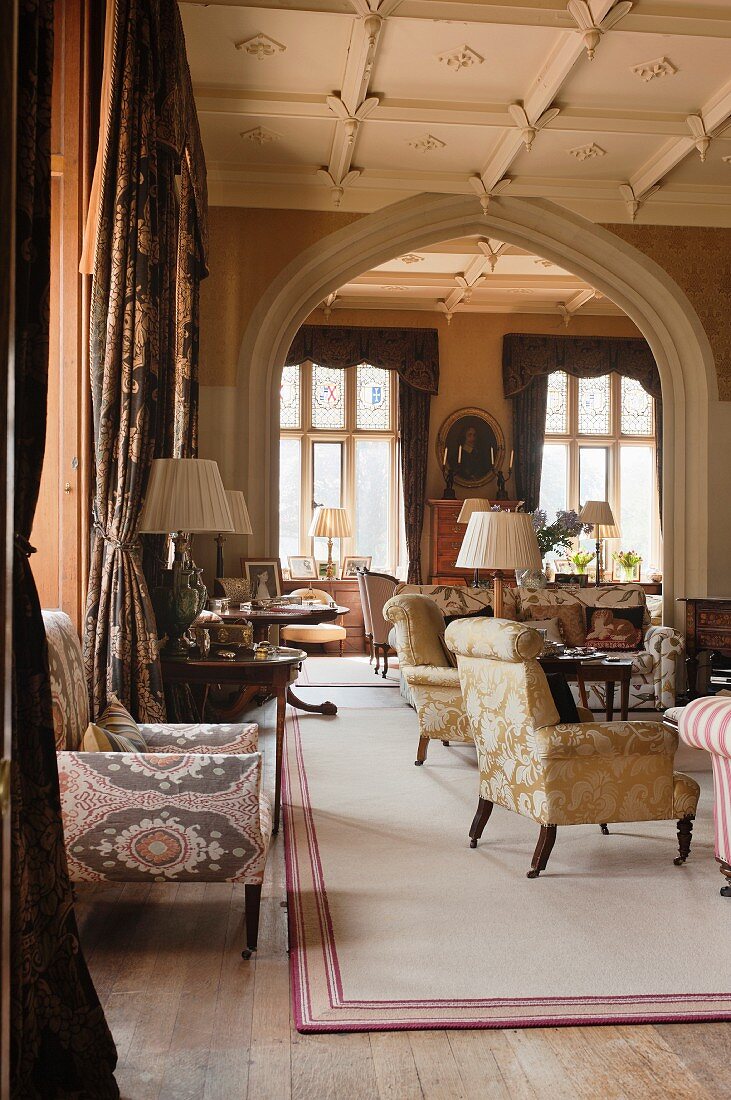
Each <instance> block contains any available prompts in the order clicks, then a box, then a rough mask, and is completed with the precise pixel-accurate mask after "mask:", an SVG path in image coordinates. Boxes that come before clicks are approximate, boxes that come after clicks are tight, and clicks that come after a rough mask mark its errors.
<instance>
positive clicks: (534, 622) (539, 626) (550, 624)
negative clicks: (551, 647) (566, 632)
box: [530, 616, 564, 645]
mask: <svg viewBox="0 0 731 1100" xmlns="http://www.w3.org/2000/svg"><path fill="white" fill-rule="evenodd" d="M530 625H531V626H532V627H533V629H534V630H543V631H545V635H546V641H547V642H554V643H555V644H556V645H560V644H561V643H562V642H563V640H564V636H563V634H562V633H561V623H560V621H559V620H558V619H557V618H556V617H555V616H554V617H553V618H552V619H531V624H530Z"/></svg>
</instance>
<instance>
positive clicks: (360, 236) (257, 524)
mask: <svg viewBox="0 0 731 1100" xmlns="http://www.w3.org/2000/svg"><path fill="white" fill-rule="evenodd" d="M468 234H482V235H489V236H491V237H496V238H498V239H499V240H501V241H506V242H508V243H510V244H515V245H517V246H519V247H522V248H525V249H527V250H529V251H532V252H536V253H538V254H539V255H541V256H545V257H546V259H549V260H552V261H553V262H554V263H556V264H558V265H559V266H561V267H563V268H565V269H566V270H568V271H571V272H573V273H574V274H576V275H578V276H580V277H581V278H583V279H585V280H586V281H587V282H588V283H590V284H591V285H592V286H594V287H596V289H597V290H599V291H601V292H602V293H603V294H605V295H606V296H607V297H608V298H610V299H611V300H612V301H613V302H615V303H616V304H617V305H618V306H619V307H620V308H621V309H622V310H624V312H625V313H626V314H627V315H628V316H629V317H630V318H631V319H632V320H633V321H634V323H635V324H636V325H637V327H638V329H639V330H640V332H642V334H643V335H644V337H645V339H646V340H647V341H648V343H649V345H650V347H651V348H652V352H653V355H654V356H655V359H656V361H657V364H658V368H659V371H660V377H661V381H662V390H663V413H664V471H663V476H664V506H663V533H664V550H665V553H664V558H665V568H664V586H663V590H664V604H665V608H664V610H665V615H664V621H665V622H666V623H669V624H670V623H676V624H680V625H682V622H683V615H682V605H680V608H678V606H677V605H676V602H675V597H676V595H677V596H682V595H686V594H687V595H704V594H706V593H707V591H708V583H709V545H710V536H711V532H710V530H709V528H710V526H711V524H712V523H713V517H712V516H710V515H709V499H710V480H711V472H710V466H709V461H710V442H709V436H710V434H711V430H712V426H713V423H714V419H716V418H715V417H714V408H715V409H718V407H719V402H718V385H717V377H716V370H715V365H714V359H713V353H712V351H711V347H710V344H709V342H708V338H707V336H706V334H705V332H704V330H703V327H702V325H701V322H700V320H699V318H698V315H697V314H696V312H695V310H694V309H693V307H692V305H691V304H690V302H689V301H688V299H687V297H686V296H685V294H684V293H683V291H682V290H681V289H680V287H679V286H678V285H677V284H676V283H675V282H674V281H673V280H672V279H671V278H670V277H669V275H668V274H667V273H666V272H665V271H664V270H663V269H662V268H661V267H659V266H658V265H657V264H656V263H655V262H654V261H653V260H651V259H649V258H648V257H647V256H646V255H644V253H642V252H640V251H638V250H637V249H636V248H634V247H632V246H631V245H629V244H627V243H625V242H624V241H622V240H621V239H620V238H618V237H617V236H615V235H614V234H613V233H611V232H609V231H607V230H605V229H603V228H601V227H600V226H597V225H595V224H594V223H592V222H590V221H587V220H586V219H585V218H583V217H581V216H580V215H578V214H575V213H573V212H572V211H569V210H566V209H565V208H563V207H560V206H558V205H556V204H555V203H552V202H549V201H547V200H544V199H521V198H510V197H507V196H504V197H500V198H495V199H493V200H492V201H491V202H490V205H489V208H488V210H487V212H486V214H483V213H482V211H481V209H480V207H479V205H478V203H477V202H476V200H475V198H474V197H472V196H460V195H437V194H423V195H418V196H415V197H413V198H408V199H404V200H403V201H402V202H398V203H395V204H393V205H391V206H387V207H385V208H384V209H381V210H379V211H377V212H375V213H373V214H369V215H367V216H365V217H363V218H361V219H359V220H358V221H356V222H353V223H351V224H350V225H348V226H345V227H344V228H342V229H339V230H336V231H335V232H334V233H331V234H329V235H328V236H326V237H324V238H323V239H322V240H320V241H318V242H317V243H316V244H314V245H311V246H310V247H309V248H307V249H305V250H304V251H303V252H302V253H300V255H299V256H297V257H296V258H295V259H294V260H293V261H292V262H291V263H289V264H288V265H287V267H285V268H284V269H283V270H282V271H281V272H280V273H279V275H278V276H277V277H276V278H275V279H274V280H273V281H272V283H271V284H270V285H269V287H268V288H267V289H266V291H265V292H264V294H263V295H262V297H261V299H260V300H259V302H258V303H257V306H256V308H255V309H254V311H253V313H252V316H251V318H250V321H249V324H248V325H247V328H246V332H245V333H244V338H243V341H242V346H241V351H240V356H239V366H238V382H237V389H238V399H239V400H238V402H237V404H238V408H239V409H245V410H247V416H248V425H244V424H242V425H241V428H242V430H241V432H240V435H239V441H240V442H239V448H240V450H239V453H238V454H236V456H235V463H236V467H237V468H238V469H239V470H241V471H242V472H243V471H247V481H248V494H247V501H248V504H249V510H250V512H251V516H252V523H253V527H254V531H255V532H256V534H255V536H254V541H255V543H256V549H257V551H259V552H264V551H268V552H269V553H271V550H272V547H275V546H276V544H277V538H278V525H279V516H278V509H277V500H278V476H279V449H278V435H279V423H278V388H279V383H280V377H281V368H282V364H283V362H284V357H285V355H286V352H287V350H288V349H289V346H290V344H291V342H292V339H293V337H294V335H295V333H296V332H297V329H298V328H299V326H300V325H301V324H302V323H303V322H304V321H305V320H306V318H307V317H308V316H309V315H310V313H311V312H312V311H313V309H315V308H316V307H317V306H318V305H319V304H320V303H321V302H322V300H323V299H324V298H325V297H326V295H327V294H329V293H330V292H331V291H333V290H336V289H337V288H338V287H340V286H342V285H343V284H344V283H346V282H347V281H348V280H350V279H352V278H353V277H355V276H357V275H359V274H361V273H362V272H363V271H367V270H369V269H370V268H372V267H376V266H377V265H378V264H381V263H384V262H385V261H387V260H389V259H391V258H392V257H393V256H397V255H402V254H403V253H406V252H410V251H415V250H416V251H418V249H419V248H423V247H425V246H427V245H430V244H435V243H437V242H439V241H443V240H449V239H451V238H453V237H459V236H465V235H468ZM239 423H240V424H241V421H239ZM247 428H248V430H246V429H247ZM724 434H725V435H726V438H727V440H728V442H724V443H723V444H722V447H723V448H724V449H726V450H727V451H728V454H729V456H731V439H729V433H728V432H726V433H724ZM715 450H716V456H715V461H718V453H717V452H718V443H717V444H716V447H715ZM727 468H731V465H730V466H729V467H727ZM714 507H717V505H714ZM729 507H730V508H731V506H729ZM730 526H731V516H728V517H722V519H721V522H720V524H719V529H721V530H723V531H727V530H728V528H729V527H730Z"/></svg>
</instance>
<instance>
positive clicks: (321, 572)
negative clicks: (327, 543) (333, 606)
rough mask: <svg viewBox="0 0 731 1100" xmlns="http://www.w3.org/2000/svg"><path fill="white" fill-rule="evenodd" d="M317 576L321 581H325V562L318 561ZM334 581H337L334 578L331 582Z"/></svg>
mask: <svg viewBox="0 0 731 1100" xmlns="http://www.w3.org/2000/svg"><path fill="white" fill-rule="evenodd" d="M317 575H318V577H319V578H320V580H321V581H324V580H327V562H326V561H318V563H317ZM336 579H337V578H336V577H333V580H336Z"/></svg>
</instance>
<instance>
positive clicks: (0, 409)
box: [0, 0, 18, 1100]
mask: <svg viewBox="0 0 731 1100" xmlns="http://www.w3.org/2000/svg"><path fill="white" fill-rule="evenodd" d="M17 33H18V10H17V0H6V3H4V4H0V148H2V149H5V150H8V155H7V156H4V157H2V158H0V362H2V364H3V366H4V367H6V368H7V369H2V368H0V439H4V441H5V444H4V446H0V613H1V614H2V629H0V669H1V671H0V707H1V708H2V734H1V735H0V736H1V737H2V744H0V755H1V756H2V758H3V761H4V762H5V761H7V762H8V764H7V765H6V766H9V761H10V754H11V718H12V715H11V706H12V614H11V611H12V585H13V526H14V523H13V507H14V495H13V483H14V477H13V474H14V466H15V458H14V449H15V440H14V433H13V421H14V413H13V402H14V390H13V376H14V366H15V364H14V356H13V307H14V281H15V280H14V270H13V269H14V258H15V250H14V235H15V114H16V111H15V102H16V94H17V93H16V72H17ZM10 832H11V830H10V814H9V813H6V814H5V815H4V816H3V817H2V818H1V819H0V1097H2V1098H3V1100H5V1098H6V1097H9V1096H10V982H11V975H10V904H11V902H10V858H11V857H10V850H11V849H10Z"/></svg>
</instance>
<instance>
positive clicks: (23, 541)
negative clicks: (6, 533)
mask: <svg viewBox="0 0 731 1100" xmlns="http://www.w3.org/2000/svg"><path fill="white" fill-rule="evenodd" d="M13 541H14V543H15V549H16V550H20V552H21V554H25V556H26V558H29V557H30V556H31V554H35V553H36V548H35V546H31V544H30V542H29V541H28V539H27V538H26V537H25V535H20V534H18V532H17V531H16V532H15V533H14V535H13Z"/></svg>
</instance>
